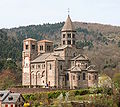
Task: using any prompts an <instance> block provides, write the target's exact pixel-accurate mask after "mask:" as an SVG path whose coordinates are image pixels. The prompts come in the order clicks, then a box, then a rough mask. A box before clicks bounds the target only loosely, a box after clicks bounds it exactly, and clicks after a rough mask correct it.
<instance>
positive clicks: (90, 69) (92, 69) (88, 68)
mask: <svg viewBox="0 0 120 107" xmlns="http://www.w3.org/2000/svg"><path fill="white" fill-rule="evenodd" d="M95 67H96V66H95V65H90V66H89V67H87V70H88V72H97V70H96V68H95Z"/></svg>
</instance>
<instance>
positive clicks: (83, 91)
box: [75, 89, 90, 96]
mask: <svg viewBox="0 0 120 107" xmlns="http://www.w3.org/2000/svg"><path fill="white" fill-rule="evenodd" d="M89 93H90V91H89V89H81V90H77V91H75V96H76V95H85V94H89Z"/></svg>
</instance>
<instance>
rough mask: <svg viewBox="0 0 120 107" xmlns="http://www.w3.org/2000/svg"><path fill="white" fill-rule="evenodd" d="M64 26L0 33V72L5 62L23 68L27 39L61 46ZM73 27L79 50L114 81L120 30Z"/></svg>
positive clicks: (119, 54)
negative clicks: (10, 61) (8, 60)
mask: <svg viewBox="0 0 120 107" xmlns="http://www.w3.org/2000/svg"><path fill="white" fill-rule="evenodd" d="M63 25H64V22H61V23H55V24H43V25H29V26H22V27H19V28H11V29H0V71H2V70H4V69H6V68H4V67H3V66H4V63H3V61H2V60H6V59H8V58H12V60H13V61H15V62H16V64H17V65H18V67H21V64H20V63H21V58H22V56H21V55H22V43H23V42H22V41H23V40H24V39H25V38H26V37H27V38H28V37H32V38H35V39H37V40H41V39H49V40H53V41H54V44H55V46H56V45H57V44H58V45H59V44H60V35H61V33H60V30H61V28H62V27H63ZM74 25H75V28H76V30H77V47H80V48H83V49H84V54H86V55H87V56H88V57H89V58H90V59H91V63H92V64H95V65H97V68H98V70H99V71H100V72H106V73H107V74H108V75H110V76H111V77H112V76H113V74H114V73H115V72H119V71H120V67H119V66H120V27H117V26H111V25H102V24H97V23H84V22H74Z"/></svg>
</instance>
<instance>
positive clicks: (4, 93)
mask: <svg viewBox="0 0 120 107" xmlns="http://www.w3.org/2000/svg"><path fill="white" fill-rule="evenodd" d="M9 93H10V91H8V90H4V91H0V101H3V100H4V99H5V98H6V97H7V95H8V94H9Z"/></svg>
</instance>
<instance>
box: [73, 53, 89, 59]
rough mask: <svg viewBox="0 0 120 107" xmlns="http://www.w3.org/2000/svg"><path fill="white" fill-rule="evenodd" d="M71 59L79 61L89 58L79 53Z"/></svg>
mask: <svg viewBox="0 0 120 107" xmlns="http://www.w3.org/2000/svg"><path fill="white" fill-rule="evenodd" d="M71 60H79V61H85V60H87V61H88V60H89V59H88V57H87V56H85V55H81V54H79V55H78V56H76V57H74V58H72V59H71Z"/></svg>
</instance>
